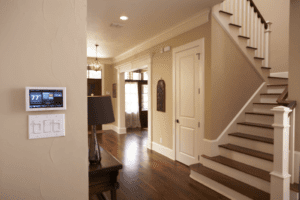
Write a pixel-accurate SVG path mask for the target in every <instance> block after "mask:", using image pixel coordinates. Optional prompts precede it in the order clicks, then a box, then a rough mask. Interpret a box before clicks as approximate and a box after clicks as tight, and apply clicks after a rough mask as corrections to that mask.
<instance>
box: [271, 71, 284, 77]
mask: <svg viewBox="0 0 300 200" xmlns="http://www.w3.org/2000/svg"><path fill="white" fill-rule="evenodd" d="M270 76H275V77H282V78H288V77H289V72H274V73H270Z"/></svg>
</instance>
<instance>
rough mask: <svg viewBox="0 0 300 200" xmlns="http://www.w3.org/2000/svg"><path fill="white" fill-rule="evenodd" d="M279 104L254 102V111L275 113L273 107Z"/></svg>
mask: <svg viewBox="0 0 300 200" xmlns="http://www.w3.org/2000/svg"><path fill="white" fill-rule="evenodd" d="M277 106H279V105H263V104H253V112H260V113H270V114H274V113H273V112H272V111H271V109H272V108H274V107H277Z"/></svg>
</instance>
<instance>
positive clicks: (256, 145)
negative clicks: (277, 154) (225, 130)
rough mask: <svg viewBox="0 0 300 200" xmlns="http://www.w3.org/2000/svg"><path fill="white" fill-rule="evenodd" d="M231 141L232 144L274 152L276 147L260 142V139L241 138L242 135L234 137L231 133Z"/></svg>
mask: <svg viewBox="0 0 300 200" xmlns="http://www.w3.org/2000/svg"><path fill="white" fill-rule="evenodd" d="M229 141H230V144H235V145H238V146H241V147H245V148H248V149H253V150H256V151H261V152H264V153H270V154H273V148H274V147H273V145H272V144H268V143H264V142H258V141H254V140H249V139H245V138H240V137H234V136H230V135H229Z"/></svg>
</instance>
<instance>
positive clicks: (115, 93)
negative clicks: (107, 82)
mask: <svg viewBox="0 0 300 200" xmlns="http://www.w3.org/2000/svg"><path fill="white" fill-rule="evenodd" d="M112 97H113V98H117V84H116V83H114V84H112Z"/></svg>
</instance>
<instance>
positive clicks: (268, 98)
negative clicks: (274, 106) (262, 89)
mask: <svg viewBox="0 0 300 200" xmlns="http://www.w3.org/2000/svg"><path fill="white" fill-rule="evenodd" d="M279 96H280V94H276V95H264V94H262V95H261V96H260V102H261V103H276V101H277V99H278V97H279Z"/></svg>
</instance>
